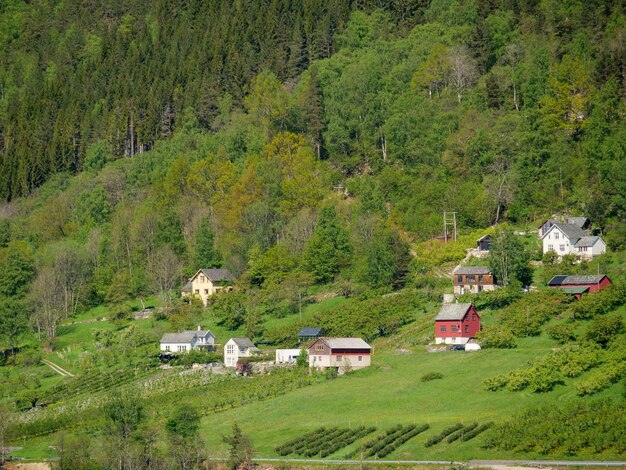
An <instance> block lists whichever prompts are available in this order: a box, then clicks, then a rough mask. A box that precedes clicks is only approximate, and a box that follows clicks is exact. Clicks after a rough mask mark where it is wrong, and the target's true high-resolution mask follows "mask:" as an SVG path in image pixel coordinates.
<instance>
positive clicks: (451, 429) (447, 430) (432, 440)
mask: <svg viewBox="0 0 626 470" xmlns="http://www.w3.org/2000/svg"><path fill="white" fill-rule="evenodd" d="M462 427H463V424H462V423H456V424H454V425H452V426H449V427H447V428H445V429H444V430H443V431H441V432H440V433H439V434H437V435H436V436H433V437H431V438H430V439H428V440H427V441H426V444H425V446H426V447H432V446H434V445H435V444H439V443H440V442H441V441H443V440H444V439H445V438H446V437H448V436H449V435H450V434H452V433H453V432H455V431H458V430H459V429H461V428H462Z"/></svg>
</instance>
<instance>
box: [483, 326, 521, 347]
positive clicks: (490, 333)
mask: <svg viewBox="0 0 626 470" xmlns="http://www.w3.org/2000/svg"><path fill="white" fill-rule="evenodd" d="M476 340H477V341H478V342H479V343H480V346H481V347H482V348H484V349H487V348H498V349H511V348H515V347H516V346H517V345H516V344H515V338H514V337H513V333H512V332H511V329H510V328H507V327H505V326H502V325H491V326H487V327H485V329H484V330H482V331H479V332H478V334H477V335H476Z"/></svg>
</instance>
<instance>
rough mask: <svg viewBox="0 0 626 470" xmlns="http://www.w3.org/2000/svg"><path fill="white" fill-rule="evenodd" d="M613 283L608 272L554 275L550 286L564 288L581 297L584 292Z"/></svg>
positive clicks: (596, 290) (567, 292) (599, 288)
mask: <svg viewBox="0 0 626 470" xmlns="http://www.w3.org/2000/svg"><path fill="white" fill-rule="evenodd" d="M611 284H613V283H612V282H611V280H610V279H609V277H608V276H607V275H606V274H592V275H577V276H567V275H558V276H554V277H553V278H552V279H550V281H548V286H550V287H553V288H555V289H562V290H563V292H565V293H566V294H571V295H573V296H574V297H576V298H577V299H580V298H581V297H582V295H583V294H588V293H593V292H598V291H599V290H601V289H604V288H605V287H607V286H610V285H611Z"/></svg>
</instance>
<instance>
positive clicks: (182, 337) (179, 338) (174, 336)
mask: <svg viewBox="0 0 626 470" xmlns="http://www.w3.org/2000/svg"><path fill="white" fill-rule="evenodd" d="M196 333H197V332H196V331H183V332H182V333H165V334H164V335H163V337H162V338H161V343H191V342H192V341H193V339H194V337H195V336H196Z"/></svg>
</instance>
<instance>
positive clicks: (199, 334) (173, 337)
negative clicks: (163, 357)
mask: <svg viewBox="0 0 626 470" xmlns="http://www.w3.org/2000/svg"><path fill="white" fill-rule="evenodd" d="M214 348H215V336H213V333H211V332H210V331H209V330H203V329H202V328H201V327H200V326H198V329H197V330H186V331H183V332H182V333H165V334H164V335H163V337H162V338H161V341H160V350H161V351H163V352H173V353H177V352H189V351H191V350H192V349H205V350H207V351H212V350H213V349H214Z"/></svg>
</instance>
